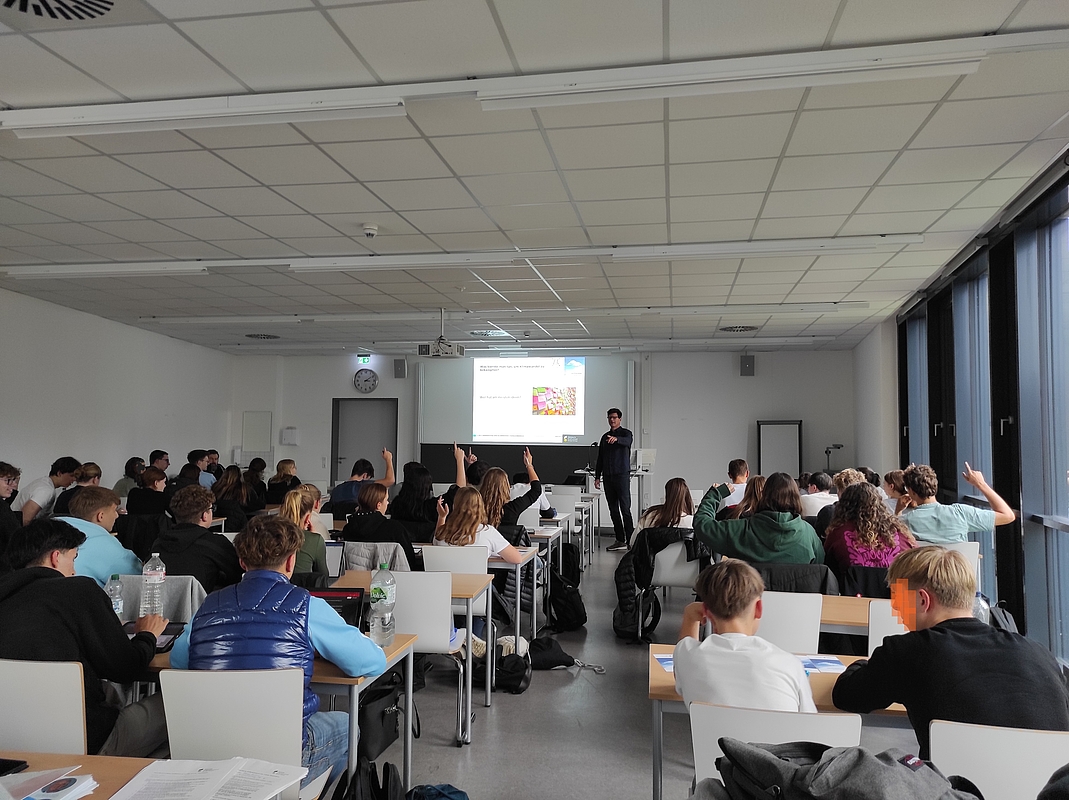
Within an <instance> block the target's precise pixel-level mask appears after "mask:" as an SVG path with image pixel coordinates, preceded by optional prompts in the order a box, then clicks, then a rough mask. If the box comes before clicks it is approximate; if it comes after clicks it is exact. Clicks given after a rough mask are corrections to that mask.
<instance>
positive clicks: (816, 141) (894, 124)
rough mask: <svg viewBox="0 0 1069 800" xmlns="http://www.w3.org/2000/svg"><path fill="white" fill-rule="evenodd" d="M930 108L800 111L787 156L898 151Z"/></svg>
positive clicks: (904, 107)
mask: <svg viewBox="0 0 1069 800" xmlns="http://www.w3.org/2000/svg"><path fill="white" fill-rule="evenodd" d="M932 108H933V106H932V105H927V104H917V105H908V106H891V107H888V108H843V109H834V110H829V111H803V112H802V113H801V115H800V116H799V118H798V125H797V127H795V129H794V134H793V135H792V136H791V143H790V147H789V148H788V150H787V152H788V154H789V155H792V156H797V155H819V154H822V153H863V152H874V151H877V150H898V149H900V148H901V147H903V146H904V145H905V144H906V142H907V141H908V140H909V138H910V137H911V136H913V134H914V133H915V132H916V131H917V128H918V127H919V126H920V124H921V123H922V122H923V121H924V118H925V117H926V116H928V114H929V112H931V110H932Z"/></svg>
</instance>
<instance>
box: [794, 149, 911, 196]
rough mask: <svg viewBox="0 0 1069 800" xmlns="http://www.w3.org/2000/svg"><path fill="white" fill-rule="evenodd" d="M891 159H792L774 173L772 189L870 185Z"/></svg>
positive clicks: (859, 155)
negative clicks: (774, 179)
mask: <svg viewBox="0 0 1069 800" xmlns="http://www.w3.org/2000/svg"><path fill="white" fill-rule="evenodd" d="M894 157H895V153H893V152H883V153H842V154H839V155H834V156H792V157H790V158H785V159H783V162H782V163H781V164H780V168H779V172H777V173H776V184H775V186H774V187H773V188H775V189H776V190H784V189H831V188H837V187H848V186H871V185H872V184H874V183H875V182H876V179H877V178H879V177H880V175H882V174H883V172H884V170H886V169H887V167H888V165H889V164H890V163H891V160H892V159H893V158H894Z"/></svg>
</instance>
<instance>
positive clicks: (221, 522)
mask: <svg viewBox="0 0 1069 800" xmlns="http://www.w3.org/2000/svg"><path fill="white" fill-rule="evenodd" d="M216 525H218V526H219V532H220V533H222V532H224V531H226V517H212V522H211V525H209V526H208V527H210V528H214V527H215V526H216Z"/></svg>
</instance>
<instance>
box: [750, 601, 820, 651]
mask: <svg viewBox="0 0 1069 800" xmlns="http://www.w3.org/2000/svg"><path fill="white" fill-rule="evenodd" d="M761 604H762V606H763V608H764V613H763V615H762V616H761V626H760V627H759V628H758V629H757V635H758V636H760V637H761V638H762V639H764V640H765V641H768V642H772V644H774V645H776V647H779V648H782V649H783V650H786V651H787V652H788V653H816V652H817V647H818V644H817V642H818V640H819V639H820V610H821V608H822V607H823V605H824V596H823V595H820V594H816V593H811V592H764V593H763V594H762V595H761Z"/></svg>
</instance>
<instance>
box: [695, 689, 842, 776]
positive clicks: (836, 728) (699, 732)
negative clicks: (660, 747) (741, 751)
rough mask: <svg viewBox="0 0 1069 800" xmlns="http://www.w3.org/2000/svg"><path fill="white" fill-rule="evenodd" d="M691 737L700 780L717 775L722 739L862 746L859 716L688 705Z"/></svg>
mask: <svg viewBox="0 0 1069 800" xmlns="http://www.w3.org/2000/svg"><path fill="white" fill-rule="evenodd" d="M690 734H691V736H690V738H691V741H692V742H693V745H692V746H693V750H694V773H695V777H696V779H697V780H699V781H700V780H703V779H705V778H717V777H719V776H720V774H719V772H718V771H717V769H716V759H717V758H719V757H720V756H722V755H724V753H723V751H722V750H721V749H720V744H719V740H720V737H721V736H727V737H730V738H732V739H739V740H741V741H744V742H760V743H762V744H784V743H785V742H796V741H798V742H801V741H804V742H818V743H820V744H826V745H829V746H831V747H856V746H857V745H859V744H861V716H860V715H859V714H826V713H820V714H803V713H801V712H798V711H764V710H759V709H755V708H735V707H734V706H717V705H712V704H711V703H691V704H690Z"/></svg>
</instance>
